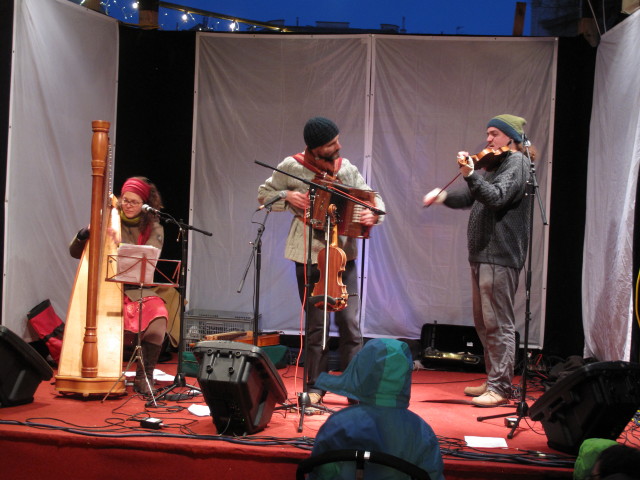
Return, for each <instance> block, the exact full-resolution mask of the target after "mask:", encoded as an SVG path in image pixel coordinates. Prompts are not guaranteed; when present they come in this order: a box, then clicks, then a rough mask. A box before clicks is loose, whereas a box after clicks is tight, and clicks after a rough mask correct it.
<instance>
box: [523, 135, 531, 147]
mask: <svg viewBox="0 0 640 480" xmlns="http://www.w3.org/2000/svg"><path fill="white" fill-rule="evenodd" d="M522 144H523V145H524V146H525V147H530V146H531V142H530V141H529V139H528V138H527V136H526V135H525V134H524V133H523V134H522Z"/></svg>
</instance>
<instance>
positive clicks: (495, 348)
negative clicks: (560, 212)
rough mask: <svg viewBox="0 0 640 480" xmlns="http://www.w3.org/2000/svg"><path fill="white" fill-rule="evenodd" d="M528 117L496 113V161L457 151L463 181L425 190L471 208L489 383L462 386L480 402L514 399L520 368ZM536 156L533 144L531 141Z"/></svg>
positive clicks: (477, 304)
mask: <svg viewBox="0 0 640 480" xmlns="http://www.w3.org/2000/svg"><path fill="white" fill-rule="evenodd" d="M525 124H526V120H525V119H524V118H522V117H518V116H515V115H507V114H505V115H498V116H496V117H493V118H492V119H491V120H489V122H488V124H487V149H489V150H490V151H494V152H496V155H491V156H490V157H488V158H491V157H493V158H494V159H495V162H492V163H488V164H487V165H486V167H484V168H485V169H486V170H487V172H486V173H485V174H484V175H480V174H479V173H478V172H477V171H476V170H475V165H474V161H473V159H471V158H470V157H469V152H458V158H457V162H458V166H459V167H460V172H461V173H462V177H463V178H464V180H465V183H466V186H465V187H463V188H461V189H460V190H455V191H452V192H447V191H446V190H441V189H439V188H436V189H435V190H432V191H431V192H429V193H428V194H427V195H425V197H424V199H423V202H424V204H425V206H429V205H431V204H439V203H444V204H445V205H446V206H447V207H450V208H469V207H471V213H470V215H469V225H468V229H467V243H468V248H469V263H470V264H471V277H472V294H473V321H474V324H475V327H476V330H477V331H478V337H480V341H481V342H482V346H483V347H484V359H485V369H486V372H487V381H486V382H485V383H483V384H482V385H479V386H469V387H466V388H465V389H464V393H465V395H468V396H471V397H474V398H473V400H472V403H473V404H474V405H476V406H478V407H496V406H498V405H504V404H506V403H509V400H508V398H509V396H510V395H511V391H512V387H511V381H512V379H513V375H514V368H515V351H516V348H517V346H516V344H515V342H516V340H515V339H516V334H515V332H516V327H515V315H514V310H513V299H514V297H515V294H516V291H517V289H518V281H519V277H520V270H522V267H523V266H524V262H525V257H526V254H527V248H528V245H529V234H530V232H529V212H530V208H531V202H530V201H529V197H527V196H526V195H525V193H526V189H527V181H528V180H529V178H530V169H531V162H530V159H529V158H528V156H527V155H525V154H524V153H523V152H525V147H524V146H523V145H524V140H525V137H524V130H523V129H524V125H525ZM526 151H528V152H529V155H530V156H531V159H533V158H534V157H535V150H534V149H533V147H531V146H529V147H528V150H526Z"/></svg>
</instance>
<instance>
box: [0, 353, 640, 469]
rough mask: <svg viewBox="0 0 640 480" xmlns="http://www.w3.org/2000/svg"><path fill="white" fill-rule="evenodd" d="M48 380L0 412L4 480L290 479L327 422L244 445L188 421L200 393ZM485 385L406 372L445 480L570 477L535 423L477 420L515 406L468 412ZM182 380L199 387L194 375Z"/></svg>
mask: <svg viewBox="0 0 640 480" xmlns="http://www.w3.org/2000/svg"><path fill="white" fill-rule="evenodd" d="M158 368H159V369H161V370H163V371H164V372H166V373H167V374H169V376H170V377H169V378H172V376H173V375H175V372H176V368H177V366H176V364H175V363H161V364H159V365H158ZM278 374H279V375H280V377H281V378H282V380H283V383H284V385H285V386H286V389H287V395H288V399H289V400H288V401H289V402H290V403H291V404H292V405H295V404H296V403H297V392H300V391H301V390H302V382H301V378H302V368H299V369H297V368H296V367H295V366H289V367H286V368H284V369H280V370H278ZM54 379H55V377H54V378H53V379H52V380H51V381H47V382H42V383H41V384H40V386H39V387H38V389H37V390H36V392H35V395H34V401H33V402H32V403H29V404H26V405H19V406H12V407H7V408H2V409H0V458H1V459H2V464H1V465H2V471H3V474H2V477H3V478H6V479H21V478H25V479H26V478H35V476H36V475H43V474H45V475H46V476H47V478H48V479H50V480H51V479H55V478H63V477H68V475H69V474H70V473H71V474H73V473H75V474H81V475H82V476H85V477H87V478H119V479H126V478H136V479H139V478H140V477H141V476H144V477H149V476H152V475H155V474H158V475H163V476H164V477H166V478H171V476H172V475H178V476H179V477H184V476H186V475H187V474H189V476H190V477H191V478H205V477H204V475H207V478H208V477H210V476H211V473H212V471H215V475H214V478H216V479H227V478H228V479H244V478H256V477H260V478H261V480H268V479H272V478H273V479H276V478H278V479H283V478H291V479H293V478H295V469H296V466H297V464H298V462H299V461H300V460H302V459H304V458H306V457H307V456H308V455H309V452H310V449H311V448H312V445H313V438H314V437H315V435H316V433H317V432H318V429H319V428H320V427H321V426H322V424H323V423H324V421H325V420H326V419H327V417H328V415H329V414H330V412H322V413H320V414H314V415H306V416H305V417H304V418H303V419H302V421H301V420H300V416H299V414H298V411H297V409H296V408H292V409H277V410H276V411H275V412H274V413H273V415H272V418H271V420H270V422H269V424H268V425H267V427H266V428H265V429H264V430H263V431H261V432H258V433H256V434H253V435H248V436H245V437H236V436H224V435H218V434H217V432H216V428H215V425H214V424H213V422H212V418H211V416H210V415H208V414H206V413H205V416H198V415H196V414H194V413H192V411H196V410H197V409H198V407H200V408H203V407H206V406H207V405H206V403H205V402H204V400H203V398H202V395H198V396H195V397H192V398H186V399H177V398H174V397H170V398H171V399H170V400H166V401H162V402H160V403H159V404H158V406H157V407H156V406H153V405H150V406H149V405H148V404H147V403H146V402H145V401H143V400H142V399H141V398H140V397H138V396H137V395H134V394H133V393H132V389H131V387H127V395H125V396H110V397H109V398H107V399H106V400H103V398H102V396H95V397H82V396H76V395H60V394H59V393H58V392H57V391H56V390H55V386H54ZM482 380H483V377H482V375H481V374H480V373H473V372H467V371H445V370H417V371H415V372H414V373H413V382H412V397H411V405H410V409H411V410H412V411H414V412H415V413H417V414H418V415H420V416H421V417H422V418H424V420H425V421H427V423H429V424H430V425H431V427H432V428H433V430H434V431H435V433H436V434H437V435H438V437H439V439H440V445H441V448H442V452H443V456H444V462H445V476H446V478H448V479H457V478H460V479H462V478H468V479H472V478H475V479H482V478H487V479H489V478H491V479H502V478H504V479H506V478H513V477H514V476H517V477H518V478H531V479H537V478H547V479H548V478H562V479H570V478H572V465H573V461H574V459H575V458H574V457H572V456H569V455H565V454H563V453H561V452H557V451H554V450H553V449H551V448H549V447H548V446H547V438H546V436H545V433H544V430H543V428H542V425H541V424H540V423H538V422H534V421H532V420H531V419H529V418H527V417H524V418H523V419H522V421H521V422H520V425H519V427H518V428H517V429H516V430H515V432H514V436H513V438H511V439H508V438H506V437H507V435H508V434H509V432H510V431H511V428H510V427H507V426H506V425H505V418H495V419H488V420H483V421H478V417H480V416H490V415H496V414H501V413H512V415H510V416H511V417H517V414H516V413H515V406H514V405H513V404H512V405H511V406H505V407H498V408H491V409H486V408H478V407H474V406H472V405H471V403H470V401H469V400H470V399H469V397H465V396H464V395H463V394H462V390H463V388H464V386H466V385H469V384H471V385H473V384H479V383H481V382H482ZM186 381H187V383H188V384H191V385H195V386H198V382H197V379H196V378H194V377H186ZM515 381H516V382H518V381H519V378H516V380H515ZM168 383H171V382H168ZM529 383H530V385H529V389H528V398H527V400H528V401H527V403H528V404H529V406H530V405H531V404H532V403H533V402H534V401H535V399H536V398H537V397H538V396H539V395H541V394H542V391H541V390H540V389H539V388H538V387H537V386H536V385H535V382H529ZM184 391H186V390H184V389H179V390H178V389H177V390H174V392H172V393H179V392H184ZM324 403H325V405H326V407H327V408H328V409H330V410H338V409H341V408H346V407H347V402H346V399H345V398H343V397H339V396H336V395H334V394H331V393H328V394H327V395H326V396H325V398H324ZM148 417H154V418H159V419H161V421H162V426H161V428H160V429H159V430H153V429H148V428H141V425H140V421H141V420H142V419H144V418H148ZM300 425H302V431H301V432H300V431H298V430H299V427H300ZM634 428H636V427H633V426H631V425H630V427H629V428H628V429H627V430H626V431H625V432H624V433H623V436H622V438H621V439H620V441H621V442H625V443H629V444H632V445H634V444H635V445H636V446H637V445H638V444H640V441H638V439H637V438H636V432H635V431H633V429H634ZM469 437H480V438H481V439H483V440H487V441H489V440H491V439H495V441H496V442H504V443H505V445H506V446H504V447H495V448H471V447H469V446H468V445H467V441H466V440H468V439H469ZM87 473H88V475H87ZM200 475H203V476H202V477H201V476H200Z"/></svg>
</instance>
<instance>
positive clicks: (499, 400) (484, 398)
mask: <svg viewBox="0 0 640 480" xmlns="http://www.w3.org/2000/svg"><path fill="white" fill-rule="evenodd" d="M471 403H473V404H474V405H475V406H476V407H498V406H500V405H504V404H506V403H509V400H508V399H506V398H504V397H503V396H502V395H500V394H499V393H496V392H494V391H493V390H487V391H486V392H484V393H483V394H482V395H480V396H479V397H476V398H474V399H473V400H471Z"/></svg>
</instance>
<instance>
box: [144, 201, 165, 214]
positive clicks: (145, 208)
mask: <svg viewBox="0 0 640 480" xmlns="http://www.w3.org/2000/svg"><path fill="white" fill-rule="evenodd" d="M142 210H144V211H145V212H149V213H155V214H156V215H160V214H161V213H162V212H161V211H160V210H158V209H156V208H153V207H150V206H149V205H147V204H146V203H145V204H143V205H142Z"/></svg>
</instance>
